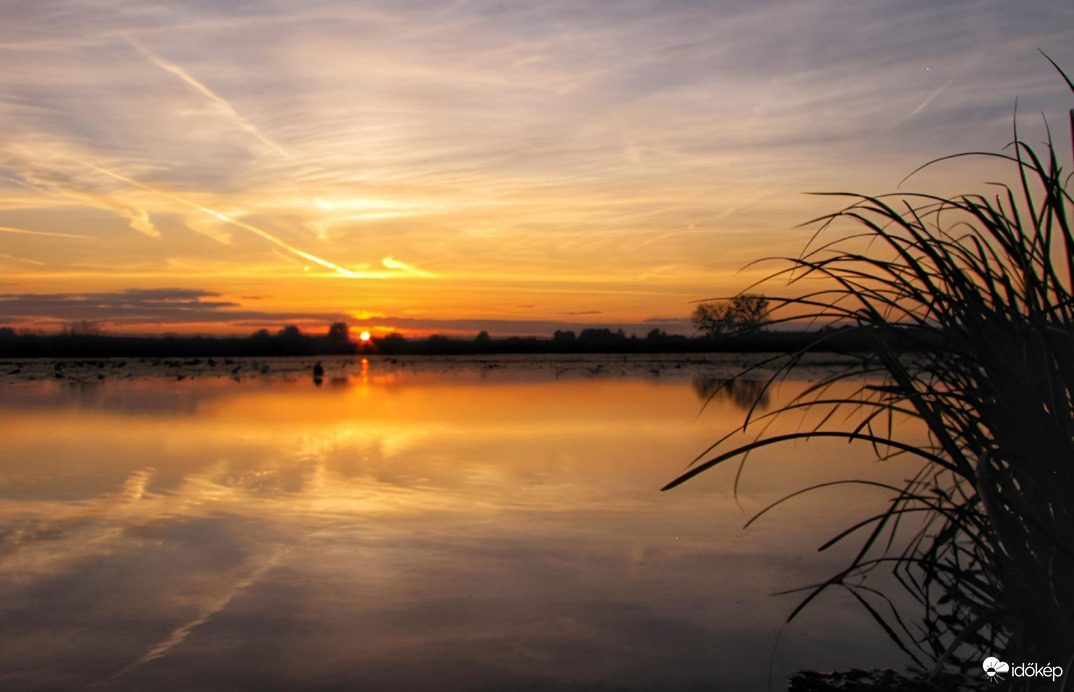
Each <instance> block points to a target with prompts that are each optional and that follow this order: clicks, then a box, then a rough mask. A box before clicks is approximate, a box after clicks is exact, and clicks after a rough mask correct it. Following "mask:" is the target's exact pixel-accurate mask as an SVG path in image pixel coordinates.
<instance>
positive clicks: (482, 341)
mask: <svg viewBox="0 0 1074 692" xmlns="http://www.w3.org/2000/svg"><path fill="white" fill-rule="evenodd" d="M474 343H475V344H479V345H481V346H488V345H489V344H490V343H492V338H491V337H490V336H489V333H488V332H486V331H484V330H482V331H481V332H480V333H479V334H478V335H477V336H475V337H474Z"/></svg>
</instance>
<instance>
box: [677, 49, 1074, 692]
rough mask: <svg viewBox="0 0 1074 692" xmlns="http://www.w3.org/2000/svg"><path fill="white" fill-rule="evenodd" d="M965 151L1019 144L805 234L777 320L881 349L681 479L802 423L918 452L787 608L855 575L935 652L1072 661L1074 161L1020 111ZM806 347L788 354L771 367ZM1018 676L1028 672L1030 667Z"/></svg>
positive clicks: (931, 663) (857, 590)
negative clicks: (908, 471)
mask: <svg viewBox="0 0 1074 692" xmlns="http://www.w3.org/2000/svg"><path fill="white" fill-rule="evenodd" d="M1053 65H1054V63H1053ZM1056 68H1057V69H1058V66H1056ZM1060 74H1062V70H1060ZM1063 77H1064V79H1066V81H1067V84H1068V85H1070V87H1071V90H1072V91H1074V84H1072V83H1071V81H1070V79H1069V78H1067V77H1066V75H1065V74H1063ZM1071 117H1072V119H1074V112H1072V116H1071ZM1072 125H1074V121H1072ZM1072 129H1074V128H1072ZM1072 134H1074V133H1072ZM966 156H991V157H995V158H999V159H1001V160H1002V161H1005V162H1007V163H1008V164H1009V165H1010V166H1011V168H1012V171H1013V172H1014V173H1015V175H1016V177H1015V178H1012V180H1013V181H1015V182H1013V183H1011V184H1009V185H1004V184H996V185H997V187H995V188H994V190H996V192H995V193H994V194H992V195H990V196H985V195H979V194H969V195H962V196H958V197H952V198H943V197H939V196H933V195H928V194H898V195H890V196H879V197H871V196H860V195H844V196H845V197H849V198H850V200H851V201H850V204H849V206H847V207H845V208H844V209H842V210H841V211H839V212H837V213H835V214H832V215H830V216H826V217H823V218H821V219H818V220H816V222H814V223H818V224H819V225H820V228H819V230H818V233H821V232H825V233H832V229H831V227H832V225H833V224H834V223H836V222H842V221H850V222H852V223H853V224H854V227H855V228H856V229H857V232H855V233H853V234H851V235H850V236H843V237H840V238H838V239H835V240H833V241H831V242H828V243H825V244H824V245H822V246H819V247H814V248H812V249H810V250H808V251H807V253H806V254H804V255H803V256H801V257H799V258H797V259H794V260H791V266H790V267H789V268H788V269H786V270H785V274H786V276H788V277H789V278H790V281H791V282H792V283H795V282H800V281H802V280H803V279H806V278H809V279H817V278H822V279H824V280H825V283H824V284H823V285H826V286H827V288H825V289H823V290H820V291H815V292H811V293H808V294H806V295H803V296H800V297H791V298H783V299H780V298H774V299H772V301H773V303H774V304H775V305H776V306H777V312H776V316H775V318H774V319H773V322H776V323H778V322H780V321H791V320H801V319H803V314H802V313H803V311H804V312H805V313H806V314H805V315H804V317H806V318H813V319H816V320H819V321H822V322H833V321H834V322H840V323H843V324H851V325H855V326H857V327H858V328H859V329H860V330H862V332H863V333H864V334H866V335H867V336H868V338H869V340H870V342H871V344H872V352H871V353H869V354H865V355H862V356H860V358H858V359H857V360H855V361H854V365H853V366H849V367H847V368H845V369H843V370H841V371H840V372H837V373H835V374H833V375H832V376H830V377H828V378H827V379H825V380H823V381H821V382H819V383H817V384H815V385H814V386H812V387H811V388H809V389H808V390H807V391H806V392H805V393H804V394H803V395H800V396H799V397H797V398H796V399H795V400H793V401H792V402H790V403H789V404H787V405H786V406H784V407H782V408H780V409H779V410H777V411H773V412H770V413H767V414H765V415H758V416H753V417H751V416H750V415H747V417H746V421H745V423H744V426H743V427H744V428H747V427H749V426H754V425H763V423H764V421H765V419H767V418H770V417H772V416H779V415H782V414H786V413H788V412H790V411H795V410H802V409H807V410H808V409H820V410H821V411H822V412H823V413H824V415H822V416H821V419H822V422H821V423H819V424H817V425H816V426H815V427H811V428H809V429H804V430H799V431H798V432H795V433H791V434H787V435H780V436H770V435H765V433H763V432H762V433H761V434H760V436H758V437H757V438H756V439H754V441H752V442H750V443H748V444H745V445H742V446H737V447H735V448H734V449H729V450H726V451H719V450H718V449H717V447H718V446H719V445H720V444H721V443H722V442H726V441H727V440H729V439H730V438H731V435H728V436H727V437H725V438H724V439H723V440H721V441H720V442H718V443H717V444H716V445H713V446H712V447H710V448H709V450H707V451H706V452H705V453H704V454H703V455H702V456H700V457H699V458H698V459H697V460H696V461H695V463H694V464H693V465H692V466H691V468H690V469H689V470H688V471H687V472H685V473H684V474H682V475H681V476H680V477H679V478H677V479H675V480H674V481H673V482H672V483H670V484H669V485H668V486H667V488H671V487H674V486H676V485H678V484H680V483H682V482H684V481H686V480H688V479H689V478H691V477H693V476H695V475H697V474H699V473H702V472H704V471H705V470H706V469H709V468H711V467H713V466H715V465H717V464H720V463H723V462H724V461H727V460H731V459H741V458H743V457H744V455H746V454H747V453H749V452H750V451H751V450H754V449H757V448H760V447H763V446H767V445H770V444H774V443H779V442H784V441H789V440H802V439H810V438H816V437H837V438H845V439H848V440H859V441H864V442H868V443H870V444H872V445H873V447H874V449H875V451H876V453H877V454H878V455H879V456H891V455H894V454H902V455H914V456H916V457H919V458H920V459H921V460H922V461H923V462H924V463H923V466H922V469H921V471H920V472H919V473H918V474H917V475H916V476H915V477H914V478H913V479H911V480H910V481H908V482H907V484H906V485H905V486H904V487H895V486H890V489H891V491H892V493H893V498H892V500H891V502H890V504H888V505H887V506H886V508H885V509H884V511H882V512H880V513H878V514H877V515H876V516H873V517H870V518H868V519H866V520H865V521H862V522H860V523H858V524H856V525H855V526H852V527H850V528H849V529H847V530H846V531H844V532H842V533H840V534H839V535H838V536H836V537H835V538H833V539H832V540H831V541H829V542H828V543H827V544H825V546H822V549H823V548H827V547H829V546H831V545H834V544H836V543H841V542H844V541H846V540H848V539H850V538H851V537H852V536H861V537H863V538H862V539H861V540H862V543H861V546H860V549H859V550H858V551H857V552H856V556H855V557H854V559H853V560H852V561H851V562H850V564H849V565H848V566H847V567H846V569H844V570H841V571H840V572H839V573H838V574H835V575H833V576H832V577H831V578H830V579H829V580H827V581H826V582H824V583H822V584H818V585H815V586H813V587H810V590H809V592H808V595H807V596H806V598H805V599H804V601H803V602H802V603H801V604H800V605H799V606H798V608H797V609H796V610H795V611H794V613H793V614H792V615H791V617H792V618H793V617H794V616H795V615H796V614H797V613H798V612H799V611H800V610H801V609H802V607H804V606H805V605H806V604H808V603H809V602H810V601H811V600H812V599H813V598H814V597H815V596H816V595H817V594H819V593H820V592H822V591H823V590H825V589H828V588H830V587H833V586H841V587H845V588H847V589H848V590H849V591H850V593H852V594H854V596H855V597H857V598H858V600H859V601H860V602H861V603H862V604H863V605H864V606H865V608H867V609H868V611H869V612H870V613H871V614H872V616H873V617H874V618H875V619H876V620H877V621H878V622H879V623H880V624H881V626H882V627H883V628H884V630H885V631H886V632H887V633H888V635H889V636H891V637H892V638H893V639H894V640H895V641H896V642H897V643H898V644H899V646H900V647H902V649H903V650H904V651H906V652H907V653H908V654H910V655H911V656H912V657H913V658H914V660H916V661H917V662H918V663H919V664H920V665H921V666H922V667H923V668H925V669H929V668H932V669H935V670H938V669H939V668H940V667H941V666H942V665H944V664H947V665H958V666H962V667H974V668H976V669H977V670H980V664H981V661H982V660H983V659H984V658H985V657H986V656H988V655H997V656H1000V657H1005V658H1004V660H1014V661H1027V662H1028V661H1034V662H1038V663H1040V664H1041V665H1044V664H1045V662H1048V663H1051V664H1053V665H1060V666H1063V667H1064V669H1065V670H1067V671H1071V670H1072V669H1074V295H1072V284H1074V234H1072V229H1071V210H1072V207H1074V204H1072V199H1071V195H1070V193H1069V191H1068V189H1067V182H1068V181H1069V179H1064V177H1063V175H1064V174H1063V172H1062V170H1061V167H1060V164H1059V158H1058V154H1057V152H1056V151H1055V150H1054V148H1053V146H1052V141H1051V137H1050V135H1049V137H1048V140H1047V142H1046V143H1045V144H1044V145H1042V146H1041V147H1038V148H1034V147H1033V146H1030V145H1029V144H1027V143H1026V142H1025V141H1023V140H1022V139H1021V138H1020V137H1019V134H1018V130H1017V124H1016V126H1015V135H1014V141H1013V142H1012V143H1011V144H1010V145H1009V147H1008V148H1007V149H1006V150H1005V151H1004V152H1003V153H998V154H967V155H966ZM863 239H864V240H866V241H870V242H868V243H867V246H866V249H865V250H858V249H856V248H858V247H859V246H861V245H862V241H863ZM783 273H784V272H781V274H783ZM788 308H793V310H791V309H788ZM781 312H782V313H783V314H784V315H785V316H783V317H781V316H780V313H781ZM801 356H802V353H798V354H793V355H792V356H791V357H790V358H788V359H786V360H784V361H782V365H781V366H780V368H781V370H780V372H779V373H777V375H776V377H774V378H773V380H772V381H773V382H774V381H775V380H776V379H778V378H779V377H781V376H782V374H785V372H786V371H787V370H788V369H789V368H791V367H793V366H794V365H795V364H796V363H797V362H798V361H799V360H800V358H801ZM863 376H865V379H863ZM870 377H872V378H874V379H872V380H870V379H868V378H870ZM877 377H878V378H879V380H877V379H875V378H877ZM863 381H864V382H870V381H871V382H880V384H868V383H867V384H861V382H863ZM838 382H854V383H857V384H855V385H854V387H853V389H854V393H853V394H851V395H842V394H839V393H838V392H839V391H841V390H839V389H838V388H833V386H832V385H834V384H836V383H838ZM842 391H845V390H842ZM840 411H842V412H844V413H846V412H851V411H853V412H854V414H855V415H854V416H842V415H836V414H837V413H839V412H840ZM899 416H910V417H913V418H916V419H918V420H920V421H921V422H923V423H924V425H925V426H926V427H927V429H928V432H929V444H928V445H926V446H921V445H915V444H912V443H911V442H910V441H908V440H906V439H901V438H900V434H901V433H900V428H898V427H897V426H894V425H893V423H892V421H893V420H894V419H895V418H898V417H899ZM847 420H852V421H853V422H852V423H846V422H845V421H847ZM717 452H719V453H717ZM874 485H875V484H874ZM667 488H665V489H667ZM796 494H797V493H796ZM777 504H778V503H777ZM766 511H767V510H766ZM878 567H890V568H892V569H893V570H894V573H895V574H896V576H897V577H898V578H899V580H900V581H901V583H902V584H903V586H905V587H906V589H907V590H908V591H909V592H910V593H911V594H912V595H913V596H914V597H915V599H916V600H917V602H918V603H920V605H921V607H922V609H923V617H920V618H913V619H910V618H904V617H903V616H902V615H903V614H900V612H899V609H897V608H896V607H894V606H893V605H892V601H891V600H889V599H888V598H887V597H886V596H885V595H884V594H882V593H880V592H878V591H876V590H874V589H872V588H870V587H866V586H865V584H864V583H863V582H862V578H863V576H864V575H865V574H866V573H867V572H869V571H870V570H874V569H876V568H878ZM1024 682H1025V684H1026V688H1027V689H1028V686H1029V684H1030V683H1032V682H1034V681H1032V680H1028V681H1024ZM1048 682H1049V683H1050V682H1051V681H1050V680H1049V681H1048ZM1020 684H1022V683H1020Z"/></svg>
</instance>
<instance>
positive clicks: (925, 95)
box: [0, 0, 1074, 335]
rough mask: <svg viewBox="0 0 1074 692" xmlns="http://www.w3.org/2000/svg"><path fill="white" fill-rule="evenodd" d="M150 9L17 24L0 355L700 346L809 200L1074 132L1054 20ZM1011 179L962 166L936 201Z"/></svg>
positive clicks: (719, 9) (791, 230)
mask: <svg viewBox="0 0 1074 692" xmlns="http://www.w3.org/2000/svg"><path fill="white" fill-rule="evenodd" d="M136 4H137V5H139V7H140V8H141V9H140V10H138V11H134V10H127V9H124V8H125V7H126V6H125V5H121V6H117V7H116V8H113V10H114V11H111V10H110V13H107V14H106V16H105V15H100V14H99V13H95V12H93V11H91V9H89V8H88V7H87V8H82V7H81V6H79V5H78V4H77V3H70V5H71V6H70V7H69V8H68V10H67V11H65V13H64V15H63V16H64V17H65V20H64V22H62V23H57V22H56V21H55V16H53V15H52V14H50V12H49V11H48V10H47V9H45V6H44V5H41V4H40V3H23V4H22V5H20V6H19V8H18V9H17V10H12V11H11V12H8V13H6V15H5V22H4V26H3V27H2V28H0V51H2V52H3V55H4V64H5V65H7V66H9V69H8V70H6V74H8V75H17V77H15V76H12V77H9V78H6V79H0V115H2V116H3V118H4V128H3V132H0V271H2V272H3V276H4V281H3V287H2V288H0V326H9V327H14V328H18V329H26V330H34V331H42V332H58V331H60V330H61V329H63V328H64V327H69V326H70V325H72V324H78V323H82V322H86V323H89V324H93V325H97V327H98V328H99V329H100V330H101V331H104V332H106V333H121V334H124V333H125V334H131V333H138V334H161V333H169V332H172V333H180V334H182V333H185V334H190V333H199V334H244V333H246V334H248V333H250V332H252V331H254V330H256V329H259V328H269V329H278V328H280V327H281V326H283V325H285V324H295V325H298V326H300V327H301V328H302V329H303V331H307V332H309V331H321V330H324V329H325V328H326V327H327V325H330V324H333V323H335V322H339V321H345V322H346V323H347V324H348V325H350V326H351V327H353V328H355V329H368V330H372V331H374V333H377V334H379V333H382V330H383V331H398V332H400V333H404V334H412V335H424V334H433V333H442V334H469V335H473V334H476V333H478V332H480V331H483V330H487V331H488V332H489V333H490V334H492V335H509V334H517V335H550V334H551V333H552V332H553V331H554V330H556V329H576V330H577V329H581V328H585V327H610V328H612V329H616V328H623V329H624V330H625V331H627V332H628V333H629V332H632V331H633V332H638V333H642V334H644V333H645V331H647V327H649V328H652V327H656V328H660V329H664V330H665V331H668V332H677V333H689V332H690V326H689V321H688V317H689V314H690V311H691V309H692V302H693V301H698V300H705V299H709V298H714V297H723V296H728V295H733V294H735V293H738V292H739V291H742V290H745V289H748V288H750V287H751V286H752V285H754V283H755V282H757V281H759V280H761V279H763V278H764V277H765V276H767V275H769V274H771V273H772V272H773V271H775V270H776V269H778V268H779V266H778V265H772V264H767V265H764V264H762V265H751V262H754V261H756V260H758V259H760V258H763V257H773V256H776V257H781V256H782V257H788V256H789V257H794V256H797V255H798V254H799V252H800V251H801V250H802V248H803V246H804V245H805V244H806V243H807V241H808V239H809V237H810V235H811V233H812V230H811V229H802V228H797V226H798V224H800V223H802V222H803V221H806V220H808V219H810V218H816V217H818V216H821V215H824V214H827V213H830V212H833V211H835V210H836V209H838V208H839V206H840V205H841V201H840V200H833V199H832V198H830V197H816V196H807V195H803V194H802V193H803V192H806V191H831V190H853V191H861V192H864V193H867V194H877V193H883V192H887V191H891V190H894V189H896V188H897V187H898V185H899V183H900V181H901V180H902V178H903V176H904V175H905V174H907V173H908V172H909V171H912V170H914V169H915V168H917V167H918V166H919V165H920V164H922V163H924V162H925V161H928V160H931V159H934V158H936V157H937V156H941V155H944V154H953V153H957V152H959V151H966V150H981V149H986V150H987V149H989V143H992V145H993V146H992V149H993V150H997V151H998V150H999V149H1000V148H1001V147H1002V146H1003V145H1004V144H1006V142H1007V141H1008V139H1009V137H1010V132H1009V131H1010V127H1009V125H1010V123H1009V119H1005V118H996V117H995V114H996V113H997V112H1000V111H1002V110H1003V109H1007V108H1009V104H1011V103H1013V102H1014V100H1015V97H1019V98H1020V100H1019V104H1020V106H1019V107H1020V110H1022V111H1024V112H1042V113H1046V114H1048V115H1049V117H1052V114H1054V113H1059V115H1056V116H1054V118H1053V120H1055V121H1056V122H1058V121H1059V120H1060V118H1065V115H1066V110H1067V109H1068V108H1069V106H1070V103H1069V93H1068V92H1067V90H1066V86H1065V84H1063V82H1062V80H1061V79H1058V78H1054V77H1055V75H1054V74H1053V73H1052V70H1051V67H1050V66H1049V65H1047V63H1046V62H1044V61H1043V59H1042V58H1041V56H1040V55H1039V54H1038V53H1037V49H1038V48H1039V49H1041V50H1043V51H1046V52H1047V53H1048V54H1049V55H1050V56H1052V57H1053V58H1054V59H1056V60H1057V61H1058V62H1059V63H1060V64H1062V65H1074V49H1072V48H1071V46H1074V41H1070V40H1069V38H1070V37H1069V31H1068V30H1067V29H1066V28H1065V27H1069V26H1071V25H1072V21H1074V11H1072V9H1071V8H1069V7H1058V6H1057V7H1051V6H1049V7H1047V8H1045V7H1039V8H1035V9H1034V10H1033V11H1032V12H1030V11H1028V10H1025V9H1022V8H1019V9H1013V8H1012V9H1011V10H1009V12H1011V13H1013V14H1012V15H1011V16H1004V15H1003V13H998V12H997V14H996V16H994V17H989V18H988V19H987V20H986V19H981V20H980V21H981V22H995V25H994V27H995V29H996V36H1003V37H1005V40H1006V41H1009V43H1008V44H1006V47H1005V48H1004V47H1002V46H1001V47H1000V48H1003V49H997V50H994V51H989V52H987V53H983V52H980V51H979V48H976V47H975V45H976V44H974V43H972V42H968V43H966V44H965V45H963V44H962V42H956V43H958V45H953V44H952V45H949V44H951V42H948V41H944V40H936V41H933V42H932V43H933V45H935V54H930V56H928V58H926V57H923V56H920V55H917V54H914V53H910V52H906V51H905V49H904V48H901V47H900V46H899V45H898V44H897V42H890V41H887V40H884V36H882V35H881V36H873V35H872V34H871V33H870V32H872V31H876V30H877V29H876V28H877V27H884V26H888V25H889V22H891V21H894V20H898V21H900V22H901V21H910V19H911V17H907V16H903V13H905V14H907V15H909V14H912V12H914V10H910V9H905V8H902V7H901V6H900V7H899V9H898V10H896V9H895V7H896V6H894V5H893V6H891V7H890V8H889V7H887V6H880V5H876V6H873V5H869V6H862V7H861V8H858V9H856V10H855V12H852V13H847V16H846V17H842V16H840V17H833V16H832V15H831V13H830V12H825V11H822V10H821V9H820V8H819V7H814V6H810V7H804V8H802V9H801V10H800V13H801V14H800V15H796V18H795V22H796V26H799V27H800V28H801V30H800V31H797V32H795V34H794V36H787V35H786V34H785V33H784V32H780V31H776V32H773V31H772V30H771V29H770V27H776V26H782V25H785V24H786V18H785V17H783V16H782V15H781V14H778V13H777V10H776V9H773V8H768V7H767V6H760V5H759V6H757V7H752V6H751V7H749V8H748V9H743V8H742V7H737V6H736V7H735V8H733V10H732V9H731V8H728V7H723V6H722V3H720V2H716V3H701V4H700V5H696V6H690V5H689V4H686V3H666V4H665V3H652V4H650V5H646V8H645V9H638V10H637V11H636V12H635V11H633V10H632V11H625V10H624V9H622V8H621V7H620V6H619V5H617V4H615V3H607V4H601V3H588V2H582V3H580V4H579V5H578V7H579V9H578V10H577V11H578V16H574V14H573V11H572V13H571V14H570V15H569V17H568V15H567V13H566V11H565V10H564V7H565V6H560V5H556V4H552V5H549V6H547V7H545V6H542V7H540V8H536V9H535V8H528V9H524V8H522V6H519V8H514V7H513V6H512V7H510V8H507V9H504V10H503V11H502V12H501V11H497V12H485V11H484V10H482V9H481V6H482V4H483V3H482V2H474V3H456V4H454V5H452V6H451V7H450V8H446V9H445V8H440V7H439V6H437V8H438V11H437V12H428V11H426V10H427V9H428V8H425V7H423V4H422V3H421V2H419V3H417V4H416V5H414V6H411V5H407V6H406V7H394V6H390V5H389V6H387V7H380V8H376V9H374V8H370V7H364V6H363V3H349V4H348V7H347V9H346V10H345V11H344V10H342V9H341V8H340V7H339V6H338V4H337V3H328V2H327V0H296V1H295V2H293V3H287V4H286V11H282V10H278V9H276V8H275V7H274V6H267V5H266V6H265V7H264V8H262V9H259V13H260V14H259V15H258V21H248V20H249V17H246V16H244V15H243V14H242V13H241V12H240V10H239V9H237V8H234V7H231V6H229V5H224V6H220V7H214V9H212V10H208V9H206V8H203V7H201V6H200V5H197V4H195V5H189V4H176V3H164V2H162V0H140V2H139V3H136ZM259 7H260V6H259ZM281 7H283V6H281ZM441 9H442V10H443V11H439V10H441ZM929 12H930V14H928V15H927V18H926V19H921V20H920V22H919V24H922V25H926V24H927V25H928V26H936V27H943V26H948V25H958V23H959V22H960V21H963V20H962V16H961V15H962V13H959V12H958V11H957V10H956V9H954V8H952V9H950V10H949V9H947V8H946V6H945V7H944V8H941V9H930V10H929ZM935 12H939V13H941V15H943V14H944V13H947V12H951V13H953V14H951V16H949V17H946V19H947V21H941V18H938V17H937V16H934V14H933V13H935ZM326 16H331V17H332V18H333V21H331V22H324V21H323V19H324V17H326ZM1014 19H1017V20H1018V21H1013V20H1014ZM843 22H845V23H846V25H845V26H837V25H839V24H840V23H843ZM369 26H375V27H376V30H375V31H373V32H372V33H371V34H370V33H368V31H367V29H366V28H365V27H369ZM863 27H866V29H863ZM975 28H979V27H976V25H975ZM841 29H846V30H845V31H843V30H841ZM863 32H864V33H863ZM416 35H423V36H437V37H438V39H437V40H436V41H435V42H414V41H412V40H410V38H412V37H413V36H416ZM817 36H825V37H840V38H838V39H836V38H832V40H831V41H830V40H817V39H816V37H817ZM843 37H853V40H850V39H849V38H843ZM1030 38H1031V39H1032V40H1029V39H1030ZM832 41H835V43H836V44H838V45H836V46H835V48H833V49H829V48H826V46H831V45H833V44H832ZM878 43H881V44H882V45H883V46H884V50H882V51H877V50H876V49H875V45H876V44H878ZM267 45H272V46H275V47H277V49H275V50H263V49H262V48H261V47H263V46H267ZM990 45H995V43H994V41H993V42H992V43H990ZM706 46H721V47H722V48H721V49H720V50H718V51H716V50H710V49H709V48H706ZM863 46H867V47H869V48H868V50H866V49H864V48H863ZM1026 46H1032V49H1029V48H1026ZM830 50H838V51H839V54H840V55H842V56H843V58H842V60H841V62H840V63H839V64H836V65H833V64H832V62H831V59H830V58H831V54H832V53H831V52H830ZM967 51H973V52H967ZM758 55H760V56H764V59H757V58H756V57H755V56H758ZM791 55H793V56H794V58H793V60H792V61H791V62H790V63H788V62H786V60H787V56H791ZM46 56H47V59H46ZM746 65H749V68H748V69H745V66H746ZM342 66H349V67H347V68H343V67H342ZM862 74H868V75H869V78H868V79H862V78H861V75H862ZM73 95H77V98H75V97H74V96H73ZM1026 127H1027V129H1028V127H1029V125H1028V124H1027V126H1026ZM1059 136H1063V137H1065V133H1064V134H1062V135H1059ZM1068 149H1069V147H1065V146H1063V147H1057V151H1063V152H1065V151H1067V150H1068ZM996 179H1002V175H997V173H996V172H995V170H994V169H993V168H992V167H991V166H990V164H988V163H987V162H982V161H980V160H974V161H972V162H965V163H963V162H957V161H956V162H951V163H949V164H944V165H943V166H938V167H935V168H930V169H927V170H925V171H922V172H921V173H918V174H916V175H915V176H914V178H913V180H912V186H913V187H914V188H915V189H924V190H925V191H928V192H931V193H936V194H949V193H952V192H959V193H961V192H975V191H980V186H979V183H981V181H987V180H996ZM783 290H785V287H784V289H783ZM131 291H142V292H146V291H155V292H164V293H167V292H172V293H173V294H174V293H175V292H177V291H186V292H188V294H185V295H179V296H178V297H176V296H175V295H163V294H161V295H157V296H155V297H154V296H150V297H149V298H146V296H144V295H136V296H133V297H132V296H131V295H130V292H131ZM189 292H192V293H189ZM768 292H769V294H770V295H772V294H774V293H775V292H776V291H775V290H769V291H768Z"/></svg>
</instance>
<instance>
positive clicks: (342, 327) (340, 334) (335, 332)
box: [328, 322, 351, 344]
mask: <svg viewBox="0 0 1074 692" xmlns="http://www.w3.org/2000/svg"><path fill="white" fill-rule="evenodd" d="M350 331H351V330H350V327H348V326H347V323H346V322H333V323H332V326H331V327H329V328H328V340H329V341H331V342H333V343H336V344H345V343H347V342H348V341H350V340H351V339H350Z"/></svg>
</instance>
